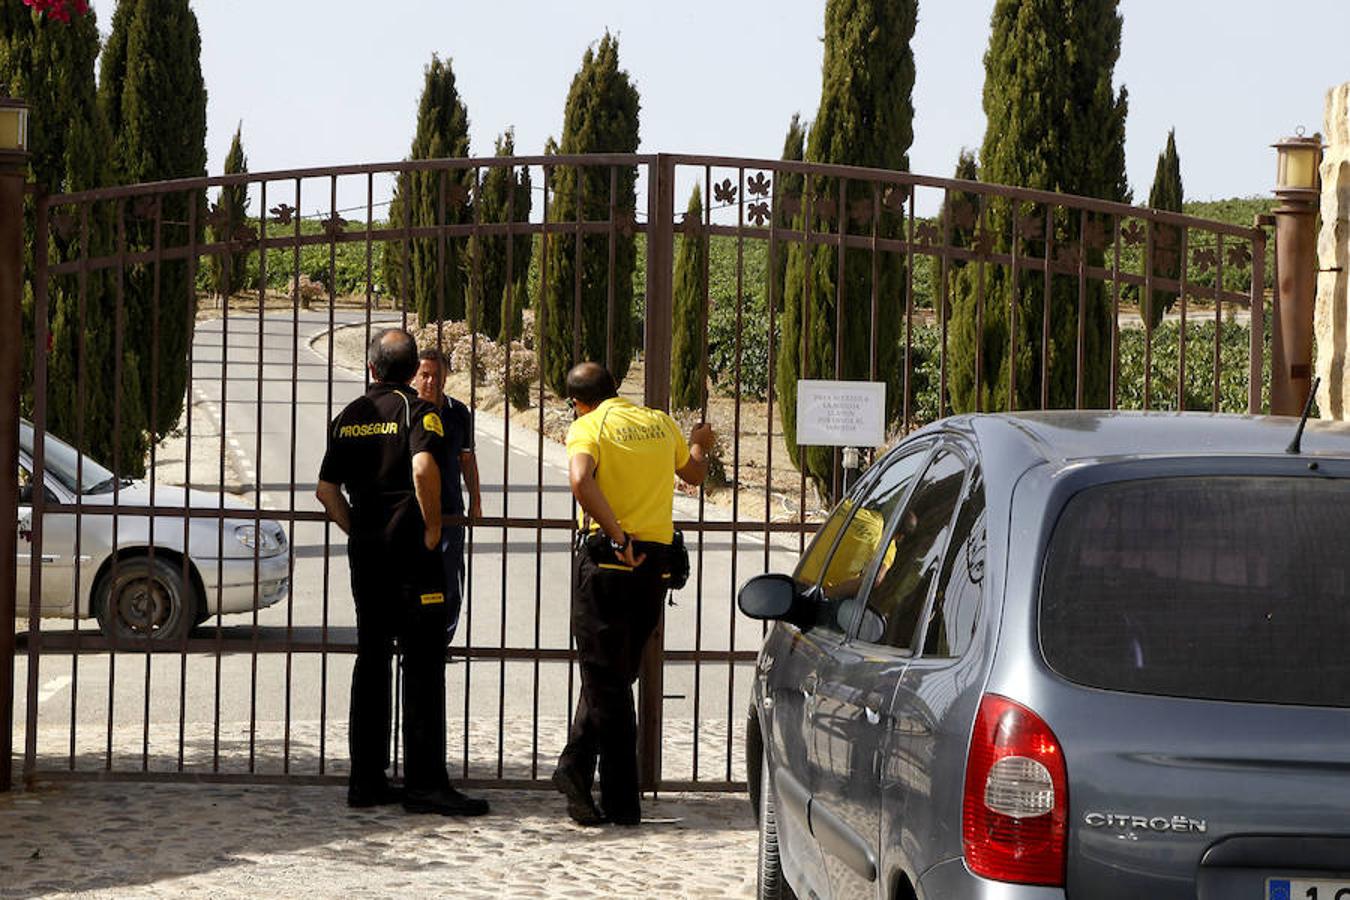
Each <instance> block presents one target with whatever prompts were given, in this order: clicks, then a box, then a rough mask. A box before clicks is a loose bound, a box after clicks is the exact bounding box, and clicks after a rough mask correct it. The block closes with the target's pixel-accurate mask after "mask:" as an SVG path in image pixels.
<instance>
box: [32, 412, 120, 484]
mask: <svg viewBox="0 0 1350 900" xmlns="http://www.w3.org/2000/svg"><path fill="white" fill-rule="evenodd" d="M19 446H21V447H22V448H23V451H24V452H25V453H27V454H28V456H29V458H30V459H31V458H32V456H33V426H32V425H30V424H28V423H27V422H23V423H21V424H20V426H19ZM43 448H44V450H45V451H46V452H45V458H44V460H43V465H44V467H45V468H46V470H47V472H49V473H50V474H51V475H52V477H54V478H55V479H56V480H57V481H59V482H61V484H62V485H64V486H65V488H66V490H68V491H70V492H72V493H75V494H106V493H108V492H109V491H111V490H112V489H113V486H114V485H115V484H116V483H117V478H116V476H114V475H113V473H112V472H110V471H108V470H107V469H105V468H104V467H103V466H101V465H99V464H98V463H97V462H95V461H94V459H93V457H91V456H89V455H87V454H86V455H85V456H84V457H83V459H81V457H80V454H79V452H78V451H76V449H75V448H74V447H72V446H70V445H69V444H67V443H66V442H65V441H63V440H61V439H60V438H58V437H56V436H54V435H52V434H50V433H49V434H47V435H46V438H45V440H44V442H43ZM77 473H78V478H77Z"/></svg>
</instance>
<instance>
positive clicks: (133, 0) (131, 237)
mask: <svg viewBox="0 0 1350 900" xmlns="http://www.w3.org/2000/svg"><path fill="white" fill-rule="evenodd" d="M99 104H100V106H101V107H102V108H103V111H104V115H105V116H106V118H107V121H108V124H109V126H110V127H111V129H112V134H113V147H112V155H111V161H112V169H113V174H114V177H115V178H116V179H117V180H118V181H121V182H123V183H127V184H130V183H138V182H145V181H162V180H165V179H171V178H193V177H201V176H204V175H205V174H206V85H205V83H204V82H203V81H202V69H201V34H200V31H199V29H198V27H197V17H196V15H194V14H193V12H192V8H191V6H190V5H189V2H188V0H118V4H117V7H116V9H115V10H114V12H113V18H112V32H111V34H110V35H109V36H108V42H107V46H106V47H105V48H104V52H103V58H102V61H101V69H100V77H99ZM194 203H195V205H196V210H197V218H196V221H197V222H198V226H197V234H195V235H189V234H188V230H187V225H186V223H187V222H188V221H189V217H188V211H189V208H190V206H191V205H192V204H194ZM206 218H207V210H206V206H205V198H204V196H202V195H201V194H197V195H195V196H193V195H191V194H189V193H187V192H176V193H167V194H164V195H163V207H162V221H163V227H162V242H163V244H162V245H163V246H165V247H181V246H184V245H186V244H188V243H189V242H190V241H191V240H192V239H194V238H195V239H197V240H200V239H201V237H202V232H203V224H204V221H205V219H206ZM125 220H126V239H127V249H128V250H129V251H135V250H144V249H148V248H149V247H151V245H152V242H153V235H154V223H153V222H152V221H150V220H148V219H146V218H143V217H141V216H138V215H136V212H135V211H134V210H127V211H126V216H125ZM155 281H156V273H155V271H154V267H153V266H152V265H151V264H137V265H132V266H129V267H128V269H127V273H126V278H125V296H126V340H127V343H126V348H125V349H126V350H127V360H128V362H130V360H131V358H132V354H133V353H134V355H135V356H136V358H137V362H136V368H137V370H138V375H139V379H140V386H141V390H142V393H143V395H144V398H145V400H144V409H145V410H146V416H147V419H148V421H149V423H150V431H151V434H152V436H153V437H154V438H155V439H158V438H160V437H162V436H163V435H165V434H167V433H169V432H170V431H172V430H173V429H174V428H175V427H176V426H177V425H178V420H179V417H180V416H181V415H182V413H183V398H184V392H185V389H186V386H187V349H188V347H187V343H188V333H187V330H186V325H187V323H188V322H189V321H190V320H191V318H192V317H193V316H194V315H195V312H196V295H195V287H194V285H193V284H192V283H191V282H190V281H189V278H188V264H187V261H186V260H170V261H166V262H163V263H161V264H160V267H159V273H158V282H159V292H158V299H156V294H155V290H154V284H155ZM156 325H157V326H158V328H157V332H156V331H155V326H156ZM156 333H157V336H158V340H157V341H153V342H152V340H151V337H152V334H156Z"/></svg>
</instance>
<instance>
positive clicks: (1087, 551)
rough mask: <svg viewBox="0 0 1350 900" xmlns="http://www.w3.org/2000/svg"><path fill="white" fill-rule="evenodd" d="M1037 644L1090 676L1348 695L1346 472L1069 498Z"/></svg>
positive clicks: (1115, 487) (1284, 696)
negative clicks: (1326, 476)
mask: <svg viewBox="0 0 1350 900" xmlns="http://www.w3.org/2000/svg"><path fill="white" fill-rule="evenodd" d="M1040 637H1041V647H1042V651H1043V652H1044V654H1045V659H1046V662H1048V663H1049V664H1050V666H1051V668H1053V669H1054V670H1055V671H1056V672H1058V673H1059V674H1061V675H1063V676H1064V677H1065V678H1068V679H1070V680H1071V681H1075V682H1078V683H1081V684H1085V685H1091V686H1093V687H1100V688H1106V689H1109V690H1120V691H1132V692H1137V693H1146V694H1160V695H1167V696H1175V697H1196V698H1203V699H1213V700H1234V701H1245V702H1258V703H1279V704H1296V705H1316V706H1338V707H1346V706H1350V482H1347V481H1343V480H1333V479H1323V478H1313V477H1241V478H1239V477H1206V478H1165V479H1149V480H1140V481H1128V482H1119V483H1115V484H1110V485H1103V486H1100V487H1095V488H1090V489H1088V490H1085V491H1083V492H1081V493H1079V494H1077V495H1075V496H1074V497H1073V499H1071V500H1070V501H1069V503H1068V505H1067V506H1066V507H1065V509H1064V512H1063V514H1062V515H1061V516H1060V519H1059V522H1058V523H1057V524H1056V526H1055V530H1054V534H1053V536H1052V537H1051V541H1050V547H1049V550H1048V553H1047V555H1046V559H1045V564H1044V569H1043V573H1042V578H1041V602H1040Z"/></svg>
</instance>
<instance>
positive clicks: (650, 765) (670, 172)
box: [567, 154, 675, 790]
mask: <svg viewBox="0 0 1350 900" xmlns="http://www.w3.org/2000/svg"><path fill="white" fill-rule="evenodd" d="M645 164H646V166H647V221H648V231H647V321H646V325H645V327H644V329H643V347H644V351H645V352H644V354H643V360H644V363H645V365H646V366H647V368H646V371H645V373H644V374H645V378H644V379H643V403H644V404H645V405H647V406H649V407H652V408H654V409H663V410H668V409H670V378H671V342H672V327H673V324H674V305H673V293H672V280H673V272H674V266H675V231H674V224H675V160H674V158H673V157H671V156H668V155H666V154H660V155H658V156H655V157H649V158H647V160H646V163H645ZM575 511H576V510H575V507H574V508H573V513H574V514H575ZM664 646H665V611H664V610H662V612H661V614H660V615H659V616H658V617H657V620H656V628H655V630H654V631H653V633H652V637H651V640H650V641H648V643H647V648H646V649H645V650H644V651H643V654H642V667H641V668H642V672H641V675H640V677H639V680H638V780H639V782H640V784H641V786H642V789H643V790H655V789H657V788H658V787H659V786H660V784H661V733H662V715H663V706H664V703H665V699H664V694H665V678H664V670H663V667H662V664H661V658H662V657H661V648H662V647H664ZM571 671H572V669H571V667H570V666H569V667H568V673H569V681H568V692H567V694H568V696H567V700H568V709H569V710H570V709H571V707H572V690H571V681H570V673H571Z"/></svg>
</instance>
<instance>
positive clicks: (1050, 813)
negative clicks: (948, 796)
mask: <svg viewBox="0 0 1350 900" xmlns="http://www.w3.org/2000/svg"><path fill="white" fill-rule="evenodd" d="M962 806H963V809H962V823H961V825H962V837H963V843H964V846H965V856H966V865H967V866H969V867H970V870H971V871H972V872H974V873H975V874H977V875H980V876H982V877H984V878H992V879H995V880H997V881H1013V882H1018V883H1020V884H1043V885H1057V886H1062V885H1063V884H1064V856H1065V843H1066V834H1067V821H1068V811H1069V794H1068V779H1067V778H1066V776H1065V772H1064V752H1063V750H1062V749H1061V748H1060V746H1059V741H1058V740H1057V739H1056V738H1055V735H1054V732H1052V731H1051V730H1050V728H1049V727H1048V726H1047V725H1046V724H1045V723H1044V722H1043V721H1041V718H1040V716H1038V715H1036V714H1035V713H1034V712H1032V711H1031V710H1029V709H1027V708H1026V707H1025V706H1022V705H1020V704H1018V703H1014V702H1013V701H1011V700H1009V699H1008V698H1006V697H1000V696H998V695H997V694H986V695H985V696H984V697H983V698H981V700H980V711H979V713H978V714H977V715H976V717H975V731H974V734H973V735H972V736H971V740H970V755H969V757H968V758H967V759H966V790H965V799H964V802H963V804H962Z"/></svg>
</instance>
